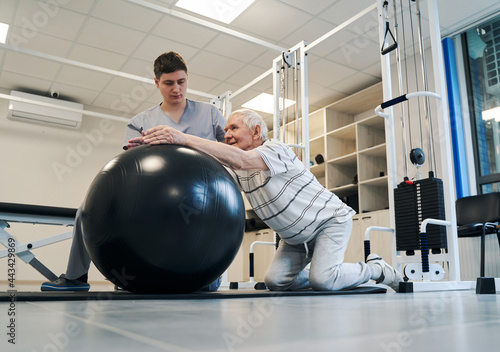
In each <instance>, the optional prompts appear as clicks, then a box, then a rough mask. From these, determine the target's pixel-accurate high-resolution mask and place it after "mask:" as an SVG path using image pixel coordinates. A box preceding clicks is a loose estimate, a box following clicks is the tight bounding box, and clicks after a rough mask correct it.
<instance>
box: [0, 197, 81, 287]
mask: <svg viewBox="0 0 500 352" xmlns="http://www.w3.org/2000/svg"><path fill="white" fill-rule="evenodd" d="M76 211H77V209H73V208H60V207H49V206H41V205H31V204H17V203H0V243H2V244H3V245H4V246H5V247H6V248H9V239H10V238H12V239H13V240H14V241H15V243H16V252H15V253H16V255H17V256H18V257H19V258H20V259H21V260H22V261H24V262H25V263H27V264H29V265H31V266H32V267H33V268H35V269H36V270H37V271H38V272H39V273H40V274H42V275H43V276H45V277H46V278H47V279H48V280H50V281H53V280H55V279H57V276H56V275H55V274H54V273H53V272H52V271H50V270H49V269H48V268H47V267H46V266H45V265H43V264H42V263H41V262H40V261H39V260H38V259H36V258H35V255H34V254H33V253H32V252H31V250H32V249H35V248H40V247H44V246H48V245H50V244H53V243H57V242H60V241H64V240H67V239H70V238H71V237H72V236H73V231H68V232H65V233H62V234H59V235H55V236H51V237H47V238H44V239H41V240H36V241H33V242H29V243H25V244H21V243H20V242H19V241H18V240H17V239H16V238H15V237H14V236H13V235H11V234H9V233H8V232H7V230H6V229H8V228H10V225H9V222H19V223H28V224H43V225H59V226H73V225H74V223H75V216H76ZM10 242H12V240H10ZM8 255H9V252H8V249H4V250H0V259H2V258H5V257H7V256H8Z"/></svg>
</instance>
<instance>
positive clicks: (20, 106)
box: [7, 90, 83, 128]
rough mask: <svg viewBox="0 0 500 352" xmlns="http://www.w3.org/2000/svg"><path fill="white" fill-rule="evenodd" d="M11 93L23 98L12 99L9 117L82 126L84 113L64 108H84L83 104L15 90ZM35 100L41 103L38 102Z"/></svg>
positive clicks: (13, 95)
mask: <svg viewBox="0 0 500 352" xmlns="http://www.w3.org/2000/svg"><path fill="white" fill-rule="evenodd" d="M10 95H11V96H12V97H19V98H21V100H20V101H18V100H14V99H12V100H11V101H10V104H9V113H8V115H7V117H8V118H9V119H12V120H17V121H25V122H32V123H41V124H45V125H51V126H57V127H69V128H80V125H81V123H82V113H80V112H76V111H68V110H65V109H63V108H70V109H75V110H82V109H83V105H82V104H78V103H73V102H70V101H65V100H59V99H54V98H49V97H43V96H40V95H34V94H28V93H23V92H18V91H14V90H13V91H11V92H10ZM24 99H29V100H32V101H34V102H33V103H32V102H27V101H23V100H24ZM35 102H39V103H41V104H36V103H35ZM58 107H61V108H58Z"/></svg>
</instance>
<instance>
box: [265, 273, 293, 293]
mask: <svg viewBox="0 0 500 352" xmlns="http://www.w3.org/2000/svg"><path fill="white" fill-rule="evenodd" d="M264 282H265V283H266V286H267V288H268V289H269V290H270V291H282V290H284V289H285V286H287V283H286V282H285V280H284V277H283V275H278V274H275V273H272V272H267V273H266V276H265V277H264Z"/></svg>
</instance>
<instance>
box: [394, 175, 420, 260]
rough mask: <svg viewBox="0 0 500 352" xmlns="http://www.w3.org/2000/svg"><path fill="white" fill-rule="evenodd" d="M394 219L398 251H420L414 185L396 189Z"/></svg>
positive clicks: (410, 184)
mask: <svg viewBox="0 0 500 352" xmlns="http://www.w3.org/2000/svg"><path fill="white" fill-rule="evenodd" d="M394 217H395V220H396V249H397V250H398V251H412V250H415V249H419V248H420V240H419V221H418V199H417V187H416V186H415V184H414V183H406V182H403V183H400V184H399V185H398V187H397V188H395V189H394Z"/></svg>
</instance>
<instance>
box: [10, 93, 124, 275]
mask: <svg viewBox="0 0 500 352" xmlns="http://www.w3.org/2000/svg"><path fill="white" fill-rule="evenodd" d="M5 93H7V94H8V92H5ZM8 103H9V102H8V101H7V100H4V99H0V153H1V161H2V164H1V165H2V166H1V172H0V202H5V203H23V204H35V205H47V206H59V207H69V208H77V207H79V206H80V204H81V203H82V202H83V199H84V197H85V194H86V191H87V189H88V187H89V185H90V183H91V182H92V180H93V178H94V176H95V175H96V174H97V172H98V171H99V170H100V169H101V168H102V167H103V166H104V165H105V164H106V163H107V162H108V161H109V160H111V159H112V158H113V157H114V156H116V155H117V154H119V153H121V152H123V150H122V142H123V136H124V133H125V128H126V124H125V123H122V122H117V121H112V120H105V119H100V118H94V117H90V116H84V117H83V122H82V126H81V128H80V129H78V130H75V129H64V128H57V127H51V126H42V125H35V124H30V123H24V122H18V121H12V120H9V119H7V112H8ZM10 225H11V228H10V229H7V230H8V232H9V233H11V234H12V235H14V236H15V237H16V238H17V239H18V240H19V241H21V242H22V243H26V242H29V241H33V240H37V239H41V238H45V237H47V236H48V235H56V234H59V233H62V232H66V231H67V230H71V229H72V228H71V227H70V228H64V227H61V226H46V225H36V226H35V225H29V224H18V223H11V224H10ZM70 244H71V240H69V241H64V242H61V243H57V244H54V245H51V246H48V247H44V248H39V249H36V250H34V251H33V252H34V253H35V255H36V256H37V258H38V259H39V260H40V261H41V262H42V263H43V264H45V265H46V266H47V267H48V268H49V269H51V270H52V271H53V272H54V273H55V274H56V275H59V274H61V273H64V272H65V271H66V264H67V260H68V255H69V249H70ZM1 247H2V248H3V246H1ZM16 264H17V280H40V281H45V278H44V277H43V276H42V275H41V274H39V273H38V272H37V271H36V270H34V269H33V268H31V266H29V265H27V264H25V263H23V262H22V261H21V260H19V259H17V262H16ZM6 279H7V261H6V259H0V280H6ZM89 280H90V281H95V280H103V276H102V275H101V274H100V273H99V272H98V271H97V269H96V268H95V267H93V266H92V268H91V271H90V274H89Z"/></svg>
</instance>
